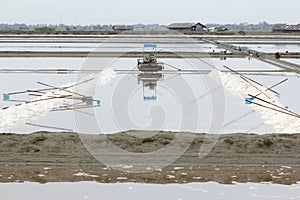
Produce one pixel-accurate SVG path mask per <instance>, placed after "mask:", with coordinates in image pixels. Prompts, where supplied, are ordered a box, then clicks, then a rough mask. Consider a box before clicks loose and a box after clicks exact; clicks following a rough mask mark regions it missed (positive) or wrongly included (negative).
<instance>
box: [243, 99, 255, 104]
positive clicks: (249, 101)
mask: <svg viewBox="0 0 300 200" xmlns="http://www.w3.org/2000/svg"><path fill="white" fill-rule="evenodd" d="M254 99H255V98H246V99H245V104H251V102H252V101H254Z"/></svg>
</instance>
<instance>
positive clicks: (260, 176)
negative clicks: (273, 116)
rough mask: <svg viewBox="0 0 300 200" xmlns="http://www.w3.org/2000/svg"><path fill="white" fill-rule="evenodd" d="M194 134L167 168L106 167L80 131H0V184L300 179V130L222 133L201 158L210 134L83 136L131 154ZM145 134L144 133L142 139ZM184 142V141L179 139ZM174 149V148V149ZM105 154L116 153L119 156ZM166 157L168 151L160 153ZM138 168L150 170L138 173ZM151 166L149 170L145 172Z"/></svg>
mask: <svg viewBox="0 0 300 200" xmlns="http://www.w3.org/2000/svg"><path fill="white" fill-rule="evenodd" d="M178 134H180V136H181V137H180V138H181V140H188V139H190V138H193V140H192V143H191V144H190V145H189V147H188V149H187V150H186V151H185V152H183V154H182V155H181V156H180V157H179V158H178V159H177V160H175V161H174V162H173V163H170V164H169V165H168V166H164V167H162V168H158V167H156V166H152V165H149V164H147V163H145V164H144V165H143V164H140V165H139V166H135V165H134V164H132V166H131V165H130V166H125V165H122V164H123V163H122V159H126V160H127V161H128V160H130V155H131V154H128V155H127V156H128V157H125V158H124V157H123V158H122V159H120V162H119V163H117V165H118V166H119V167H120V168H121V169H122V170H118V169H116V168H115V167H113V166H106V165H105V164H103V163H102V162H100V161H98V160H97V159H96V158H95V157H94V156H93V155H91V153H90V152H89V151H88V150H87V149H86V147H85V145H84V144H83V142H82V140H81V137H80V134H77V133H69V132H55V133H54V132H36V133H32V134H11V133H4V134H0V182H24V181H31V182H39V183H47V182H77V181H97V182H103V183H115V182H142V183H158V184H166V183H190V182H208V181H215V182H219V183H225V184H230V183H233V182H272V183H278V184H294V183H297V182H299V181H300V157H299V155H300V134H267V135H256V134H243V133H236V134H226V135H220V137H219V138H218V139H217V143H216V144H215V145H214V146H213V149H212V150H211V151H210V152H209V153H208V155H207V156H205V157H203V158H200V157H199V150H200V148H201V146H202V145H203V144H209V143H211V142H213V141H211V140H208V139H207V136H209V135H207V134H194V133H186V132H182V133H174V132H166V131H158V132H155V131H125V132H121V133H116V134H110V135H104V134H99V135H85V137H88V138H90V139H91V140H93V141H97V142H99V143H102V145H104V147H105V145H108V143H110V144H113V145H114V146H115V147H117V148H119V149H122V150H124V151H127V152H132V153H145V154H146V153H149V152H153V151H158V150H159V149H162V148H164V147H165V146H166V145H169V144H171V142H174V140H176V136H178ZM139 135H142V137H139ZM179 142H180V141H179ZM174 153H176V152H174ZM107 154H108V155H107V156H114V157H117V156H118V155H109V152H107ZM161 156H162V158H164V156H169V155H161ZM135 167H139V168H144V169H145V170H146V171H144V172H142V173H141V172H140V173H135V171H134V170H135ZM147 170H148V171H147Z"/></svg>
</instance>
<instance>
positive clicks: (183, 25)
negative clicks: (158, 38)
mask: <svg viewBox="0 0 300 200" xmlns="http://www.w3.org/2000/svg"><path fill="white" fill-rule="evenodd" d="M196 25H200V26H202V27H205V26H204V25H203V24H201V23H195V22H188V23H173V24H170V25H169V26H168V28H178V29H190V28H192V27H193V26H196Z"/></svg>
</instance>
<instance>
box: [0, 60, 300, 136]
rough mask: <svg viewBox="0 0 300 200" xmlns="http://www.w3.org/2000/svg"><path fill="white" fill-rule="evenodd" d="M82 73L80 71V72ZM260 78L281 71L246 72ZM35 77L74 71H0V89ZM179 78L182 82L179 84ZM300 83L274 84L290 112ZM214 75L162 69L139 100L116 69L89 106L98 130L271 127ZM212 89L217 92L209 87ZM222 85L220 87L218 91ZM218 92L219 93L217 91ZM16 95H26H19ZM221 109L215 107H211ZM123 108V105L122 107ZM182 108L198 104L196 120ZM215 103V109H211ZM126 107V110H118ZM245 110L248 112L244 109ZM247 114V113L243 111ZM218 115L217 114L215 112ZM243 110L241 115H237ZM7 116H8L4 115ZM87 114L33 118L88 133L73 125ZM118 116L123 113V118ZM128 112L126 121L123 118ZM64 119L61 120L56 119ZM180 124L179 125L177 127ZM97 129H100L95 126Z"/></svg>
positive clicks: (252, 65)
mask: <svg viewBox="0 0 300 200" xmlns="http://www.w3.org/2000/svg"><path fill="white" fill-rule="evenodd" d="M0 61H1V68H2V69H12V68H14V69H58V68H59V69H61V68H63V69H103V68H104V67H105V66H108V64H110V65H111V67H112V68H113V69H133V68H134V66H135V65H136V59H131V58H121V59H113V58H88V59H86V58H0ZM161 61H163V62H166V63H168V64H171V65H174V66H178V67H180V68H183V69H193V68H195V67H196V68H198V69H205V70H207V69H211V68H210V67H209V66H207V65H205V64H204V63H203V61H204V62H209V63H211V64H214V65H215V66H216V67H217V68H219V69H223V67H222V66H223V65H227V66H229V67H231V68H234V69H251V70H274V69H278V68H276V67H273V66H271V65H268V64H265V63H263V62H260V61H257V60H254V59H251V60H248V59H227V60H220V59H202V60H198V59H161ZM81 76H82V75H81ZM250 77H251V78H254V79H256V80H258V81H260V82H261V83H263V84H265V85H267V86H270V85H272V84H275V83H277V82H279V81H280V80H283V79H284V78H286V77H281V76H257V75H253V76H250ZM36 81H44V82H46V83H49V84H52V85H56V86H60V85H63V84H67V83H72V82H74V81H78V75H76V74H0V83H1V84H0V92H1V93H5V92H10V91H20V90H26V89H35V88H40V86H39V85H37V84H36ZM182 83H185V84H186V85H185V86H184V87H183V85H182ZM298 84H299V78H298V77H289V81H288V82H287V83H285V84H283V85H281V86H279V87H278V88H277V90H278V91H279V92H281V94H282V95H281V96H282V97H281V99H282V102H283V103H284V104H285V105H288V106H289V107H290V109H292V110H293V111H295V112H300V107H299V104H298V102H300V94H298V93H295V91H296V90H297V85H298ZM215 87H216V86H215V85H214V83H213V81H212V80H210V78H209V77H208V75H206V74H203V75H195V74H194V75H180V76H179V75H177V76H176V75H170V74H166V75H165V76H164V78H163V79H162V80H160V81H159V82H158V86H157V89H156V90H157V100H156V101H144V99H143V87H142V84H137V77H136V75H124V74H118V75H117V76H116V77H115V78H113V79H112V80H111V81H110V82H109V83H108V84H106V85H104V86H101V87H97V88H95V95H96V97H97V98H99V99H100V100H101V101H102V106H101V107H100V108H96V109H94V110H93V111H92V112H93V114H94V115H95V118H96V120H97V123H98V125H99V126H100V127H101V128H100V130H101V132H104V133H114V132H119V131H123V130H128V129H143V130H148V129H149V130H152V129H163V130H173V131H184V130H186V131H193V132H205V133H213V132H219V131H220V132H221V133H231V132H248V131H250V132H254V133H272V132H274V130H273V128H272V127H269V126H268V125H265V124H263V121H262V119H261V118H260V116H259V115H258V114H256V113H254V112H253V113H251V108H250V107H249V106H246V105H245V104H244V101H243V100H242V99H240V98H239V97H237V96H234V95H232V94H231V93H229V92H228V91H226V90H218V89H217V88H215ZM176 89H177V93H178V91H179V92H180V91H185V90H186V89H188V90H187V91H190V92H192V93H191V94H192V95H185V93H182V94H181V95H182V96H187V97H188V98H186V99H185V100H184V102H181V101H178V99H177V97H176V92H175V95H174V91H176ZM215 91H217V93H214V92H215ZM222 91H223V92H222ZM220 92H221V93H220ZM20 97H21V98H28V97H26V96H22V95H21V96H20ZM0 105H1V107H5V106H8V105H12V103H11V102H3V101H1V102H0ZM218 106H220V108H221V109H219V111H217V112H216V108H217V107H218ZM125 108H126V109H125ZM182 108H184V109H187V110H192V109H194V108H197V109H198V113H199V115H198V117H197V119H196V120H197V122H195V119H194V118H191V117H189V116H186V115H183V114H182ZM124 109H125V110H124ZM214 109H215V110H214ZM119 113H127V114H128V115H120V114H119ZM247 113H249V114H247ZM245 115H246V116H245ZM216 116H218V117H216ZM241 116H245V117H241ZM7 117H9V116H7ZM88 117H89V116H86V115H84V114H80V113H78V112H74V113H73V112H70V111H63V112H51V113H49V114H48V115H47V116H45V117H42V118H40V119H39V120H37V121H34V123H37V124H43V125H50V126H57V127H65V128H71V129H73V130H74V131H79V132H87V133H92V132H91V129H90V128H89V127H90V124H88V123H87V124H86V125H85V126H80V125H79V126H78V124H80V122H81V121H82V120H81V119H82V118H84V119H86V120H88V119H87V118H88ZM122 117H123V118H122ZM124 118H129V119H130V120H129V121H126V120H124ZM61 119H64V120H61ZM214 120H217V121H218V122H220V121H221V120H223V121H222V123H223V124H224V129H223V130H220V128H219V127H218V130H217V131H216V128H215V127H214V122H215V121H214ZM195 123H196V124H197V128H192V129H189V128H188V127H189V126H190V125H193V127H194V125H195ZM182 125H183V127H182ZM37 130H41V129H40V128H36V127H30V126H27V125H20V126H18V127H15V128H11V129H10V130H8V131H9V132H17V133H30V132H33V131H37ZM95 132H96V133H99V129H98V130H97V131H95Z"/></svg>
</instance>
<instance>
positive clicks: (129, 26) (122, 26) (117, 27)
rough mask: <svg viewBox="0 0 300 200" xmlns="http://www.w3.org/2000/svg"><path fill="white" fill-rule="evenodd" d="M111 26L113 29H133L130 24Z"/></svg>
mask: <svg viewBox="0 0 300 200" xmlns="http://www.w3.org/2000/svg"><path fill="white" fill-rule="evenodd" d="M112 28H113V30H115V31H132V30H133V26H132V25H114V26H113V27H112Z"/></svg>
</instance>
